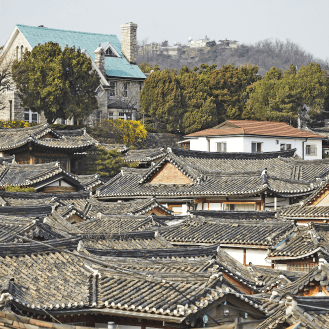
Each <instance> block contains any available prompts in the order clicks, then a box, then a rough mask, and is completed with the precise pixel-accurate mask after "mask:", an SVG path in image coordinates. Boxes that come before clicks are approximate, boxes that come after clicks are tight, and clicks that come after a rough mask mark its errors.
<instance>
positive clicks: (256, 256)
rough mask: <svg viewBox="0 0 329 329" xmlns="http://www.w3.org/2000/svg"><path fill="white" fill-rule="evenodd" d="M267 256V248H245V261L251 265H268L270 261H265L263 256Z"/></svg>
mask: <svg viewBox="0 0 329 329" xmlns="http://www.w3.org/2000/svg"><path fill="white" fill-rule="evenodd" d="M266 256H267V250H263V249H246V263H247V264H249V263H250V262H251V263H253V265H263V266H269V265H270V264H271V263H267V262H266V260H265V258H266Z"/></svg>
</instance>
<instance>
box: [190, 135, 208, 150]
mask: <svg viewBox="0 0 329 329" xmlns="http://www.w3.org/2000/svg"><path fill="white" fill-rule="evenodd" d="M190 150H195V151H208V143H207V139H206V137H199V138H195V139H194V138H193V139H191V140H190Z"/></svg>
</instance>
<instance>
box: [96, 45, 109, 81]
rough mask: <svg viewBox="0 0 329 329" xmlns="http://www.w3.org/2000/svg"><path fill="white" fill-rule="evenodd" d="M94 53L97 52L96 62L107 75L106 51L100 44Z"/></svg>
mask: <svg viewBox="0 0 329 329" xmlns="http://www.w3.org/2000/svg"><path fill="white" fill-rule="evenodd" d="M94 54H95V64H96V66H97V67H98V69H99V70H100V71H101V72H102V74H103V75H104V77H105V76H106V69H105V52H104V49H103V48H102V47H101V46H99V47H98V48H97V49H96V50H95V51H94Z"/></svg>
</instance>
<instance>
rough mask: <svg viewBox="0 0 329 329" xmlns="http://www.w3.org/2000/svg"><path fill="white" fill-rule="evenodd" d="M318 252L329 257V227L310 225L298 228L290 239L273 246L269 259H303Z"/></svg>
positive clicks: (326, 225)
mask: <svg viewBox="0 0 329 329" xmlns="http://www.w3.org/2000/svg"><path fill="white" fill-rule="evenodd" d="M318 252H320V253H324V254H326V255H329V225H328V224H317V223H309V224H308V225H307V226H305V227H304V226H297V227H296V228H295V231H294V232H293V234H291V236H290V237H287V238H286V239H284V240H283V241H281V243H279V244H278V245H276V246H273V250H272V251H271V252H270V253H269V255H268V256H267V258H269V259H272V260H275V259H301V258H304V257H307V256H312V255H313V254H315V253H318Z"/></svg>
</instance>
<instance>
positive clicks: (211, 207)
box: [205, 203, 222, 210]
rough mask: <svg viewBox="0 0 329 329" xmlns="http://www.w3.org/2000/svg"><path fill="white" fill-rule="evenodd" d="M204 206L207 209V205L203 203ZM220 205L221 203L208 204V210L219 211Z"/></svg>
mask: <svg viewBox="0 0 329 329" xmlns="http://www.w3.org/2000/svg"><path fill="white" fill-rule="evenodd" d="M205 206H207V207H208V203H205ZM221 209H222V204H221V203H209V210H221Z"/></svg>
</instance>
